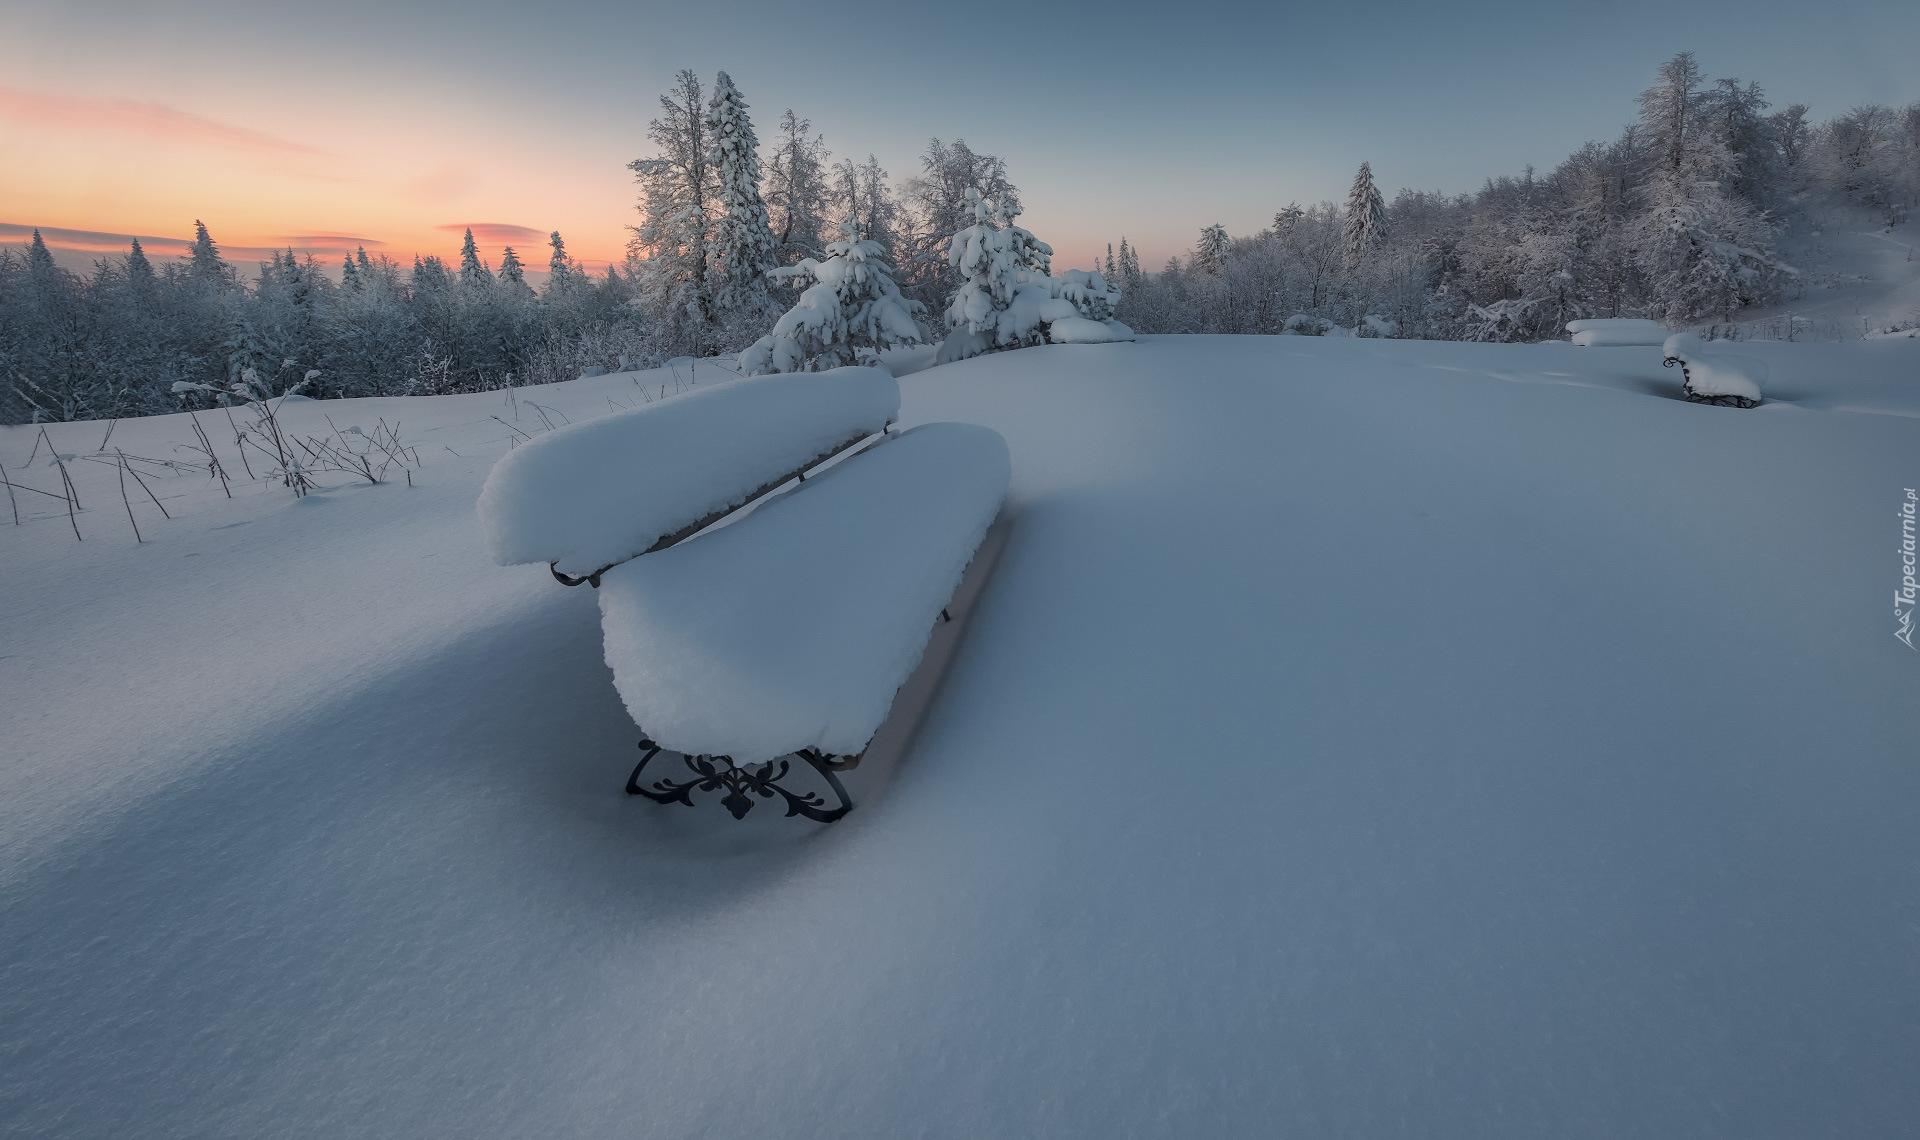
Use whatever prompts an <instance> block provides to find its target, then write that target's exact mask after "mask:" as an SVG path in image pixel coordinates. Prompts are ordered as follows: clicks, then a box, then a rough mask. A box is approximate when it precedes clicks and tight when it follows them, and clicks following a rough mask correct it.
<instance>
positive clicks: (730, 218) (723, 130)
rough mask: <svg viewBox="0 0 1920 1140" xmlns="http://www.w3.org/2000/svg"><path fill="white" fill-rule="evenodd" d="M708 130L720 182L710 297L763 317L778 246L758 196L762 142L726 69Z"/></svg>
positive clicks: (709, 109)
mask: <svg viewBox="0 0 1920 1140" xmlns="http://www.w3.org/2000/svg"><path fill="white" fill-rule="evenodd" d="M706 127H707V136H708V138H709V139H710V140H711V144H712V151H711V153H710V154H709V155H708V158H707V161H708V162H709V163H710V164H712V167H713V171H714V176H715V177H716V179H717V180H718V181H719V195H718V197H719V202H718V208H717V214H718V216H717V217H716V218H715V219H714V226H713V252H714V261H715V263H716V264H715V269H717V270H718V272H719V274H720V287H719V289H718V290H717V291H716V292H715V296H714V299H715V302H716V303H717V304H718V305H719V307H720V308H721V309H722V310H723V311H725V312H728V313H731V314H735V315H737V316H739V317H743V318H745V319H748V320H757V319H761V318H764V317H765V316H766V315H768V314H769V313H770V312H771V311H772V309H773V301H772V299H771V298H770V297H769V295H768V292H767V272H768V270H771V269H772V268H773V267H774V255H775V253H776V247H777V244H778V243H776V242H775V241H774V237H773V228H772V225H771V224H770V223H769V221H768V219H767V205H766V203H765V202H764V201H762V200H761V197H760V156H759V145H760V143H759V140H758V139H757V138H756V137H755V136H754V133H753V120H752V119H750V118H749V117H748V116H747V102H746V100H745V99H743V98H741V96H740V89H739V88H737V87H735V86H734V85H733V79H732V78H731V77H730V76H728V75H727V73H726V72H724V71H723V72H721V73H720V74H719V75H718V76H717V77H716V78H715V79H714V81H713V99H712V101H711V102H710V103H708V105H707V116H706Z"/></svg>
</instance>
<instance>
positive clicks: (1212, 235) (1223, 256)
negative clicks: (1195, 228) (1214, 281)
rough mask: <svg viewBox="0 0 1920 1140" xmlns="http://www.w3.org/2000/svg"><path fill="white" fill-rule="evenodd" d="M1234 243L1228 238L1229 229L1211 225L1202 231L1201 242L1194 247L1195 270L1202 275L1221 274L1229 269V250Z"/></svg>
mask: <svg viewBox="0 0 1920 1140" xmlns="http://www.w3.org/2000/svg"><path fill="white" fill-rule="evenodd" d="M1231 246H1232V242H1231V241H1230V240H1229V239H1228V237H1227V227H1225V226H1222V225H1218V224H1215V225H1211V226H1208V227H1207V228H1206V229H1204V230H1201V231H1200V240H1199V241H1198V242H1196V243H1195V244H1194V247H1193V265H1194V268H1196V269H1198V270H1200V271H1201V272H1202V273H1211V274H1214V275H1216V276H1217V275H1219V273H1220V272H1221V271H1222V270H1224V269H1226V267H1227V250H1228V249H1229V248H1231Z"/></svg>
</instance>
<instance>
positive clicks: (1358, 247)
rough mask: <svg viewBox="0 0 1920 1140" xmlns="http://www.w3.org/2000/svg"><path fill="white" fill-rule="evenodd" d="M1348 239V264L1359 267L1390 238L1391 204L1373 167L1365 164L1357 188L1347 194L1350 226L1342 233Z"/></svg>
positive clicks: (1347, 217)
mask: <svg viewBox="0 0 1920 1140" xmlns="http://www.w3.org/2000/svg"><path fill="white" fill-rule="evenodd" d="M1341 236H1342V237H1344V238H1345V239H1346V246H1347V261H1348V262H1349V263H1350V264H1358V263H1359V262H1360V260H1361V259H1362V258H1364V257H1365V256H1366V255H1367V253H1368V251H1369V250H1371V249H1373V248H1374V247H1375V246H1377V245H1379V244H1380V243H1381V242H1382V241H1383V240H1385V238H1386V236H1387V203H1386V201H1385V200H1384V199H1382V198H1381V197H1380V188H1379V187H1377V186H1375V185H1374V184H1373V165H1372V164H1371V163H1366V162H1363V163H1361V164H1360V170H1359V173H1357V174H1355V175H1354V176H1353V188H1352V189H1351V190H1349V191H1347V216H1346V224H1345V226H1344V228H1343V229H1342V231H1341Z"/></svg>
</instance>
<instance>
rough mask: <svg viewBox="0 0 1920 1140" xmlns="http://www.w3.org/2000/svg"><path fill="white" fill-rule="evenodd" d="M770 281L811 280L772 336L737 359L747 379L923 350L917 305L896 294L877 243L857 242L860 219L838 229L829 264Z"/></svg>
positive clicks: (791, 270) (809, 263)
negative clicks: (910, 348) (916, 347)
mask: <svg viewBox="0 0 1920 1140" xmlns="http://www.w3.org/2000/svg"><path fill="white" fill-rule="evenodd" d="M769 276H772V277H790V278H794V279H796V280H799V281H807V280H811V281H813V284H812V285H809V286H807V288H806V290H805V291H804V292H802V293H801V294H800V299H799V300H798V301H797V302H796V303H795V304H794V306H793V308H791V309H789V310H787V312H786V313H785V315H783V316H782V317H781V318H780V320H779V321H778V322H776V323H775V324H774V326H773V331H772V332H770V333H768V334H767V335H766V336H763V337H761V338H760V339H759V340H757V341H755V342H753V344H752V345H751V346H749V347H748V348H747V350H746V351H745V352H742V353H741V354H740V367H741V368H742V370H744V371H745V372H746V373H747V374H748V375H751V376H757V375H761V374H763V373H767V372H818V371H820V370H822V369H826V368H840V367H844V366H846V365H849V364H855V363H859V362H861V361H863V360H871V359H873V358H875V357H877V356H878V354H879V352H880V350H881V349H885V348H894V347H897V346H900V345H909V344H925V343H926V341H927V333H926V329H925V328H924V327H923V326H922V325H921V324H920V321H919V319H918V318H919V316H920V314H922V313H923V312H925V309H924V308H923V307H922V306H921V304H920V302H918V301H910V300H908V299H907V298H906V297H903V296H901V294H900V290H899V288H898V287H897V286H896V285H895V284H894V282H893V267H892V266H890V265H888V264H887V260H886V258H885V256H884V255H883V251H882V250H881V248H880V244H879V243H878V242H874V241H869V240H867V239H865V238H862V237H861V236H860V225H859V222H858V220H857V219H855V218H852V217H849V218H848V219H847V220H846V221H845V222H842V223H841V225H840V240H839V241H836V242H832V243H829V244H828V246H827V259H826V260H825V261H815V260H814V259H813V258H811V257H809V258H806V259H804V260H802V261H801V262H800V263H799V264H798V265H793V266H789V267H788V268H786V269H776V270H774V271H773V272H772V273H771V274H769Z"/></svg>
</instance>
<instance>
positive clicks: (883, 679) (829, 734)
mask: <svg viewBox="0 0 1920 1140" xmlns="http://www.w3.org/2000/svg"><path fill="white" fill-rule="evenodd" d="M1011 470H1012V469H1011V464H1010V461H1009V458H1008V454H1007V444H1006V441H1005V440H1003V439H1001V438H1000V436H999V434H998V433H997V432H995V431H993V430H992V429H991V428H985V427H980V426H978V425H976V424H955V423H938V424H924V425H922V426H920V427H916V428H913V429H912V430H910V431H905V432H901V433H898V434H896V435H895V436H894V437H893V438H892V439H890V440H888V441H886V442H884V443H880V444H876V445H875V446H873V447H872V448H870V449H869V450H867V451H864V452H861V453H860V454H859V455H856V456H854V457H853V458H851V459H849V460H847V461H845V462H844V463H841V464H840V465H839V466H837V467H834V468H831V469H829V470H827V471H825V472H823V473H822V474H820V475H818V476H810V477H809V478H808V479H807V481H806V483H805V485H803V486H801V487H798V488H796V489H794V490H791V491H789V492H787V493H786V494H783V495H780V496H778V497H776V498H773V499H770V500H767V501H766V502H764V503H762V504H761V505H760V506H758V507H756V508H755V509H754V512H753V513H752V514H750V515H748V516H747V517H745V518H743V519H739V520H738V521H736V522H733V523H730V524H728V525H727V526H724V527H721V528H720V529H718V530H715V531H712V532H710V533H707V534H703V535H701V536H700V537H698V538H695V539H692V540H690V541H687V542H683V543H681V544H680V545H678V546H675V547H673V548H671V549H669V550H662V551H660V552H659V553H657V554H649V555H647V556H646V557H645V558H636V559H634V560H633V561H632V562H628V563H626V564H624V565H621V566H616V567H614V568H613V569H612V570H609V571H608V572H607V574H606V577H605V578H603V579H602V580H601V583H600V612H601V615H602V618H603V623H604V625H605V628H606V635H607V664H608V665H610V666H612V668H613V681H614V687H615V688H617V689H618V690H619V691H620V696H621V698H622V699H623V700H625V701H626V705H627V711H628V712H630V713H632V714H633V719H634V721H635V723H637V724H638V725H639V726H640V727H641V728H642V729H643V730H645V732H646V734H647V735H648V736H649V737H651V738H652V739H653V740H655V741H656V742H658V743H659V744H661V745H663V746H665V747H666V748H669V749H672V750H673V751H676V752H686V753H691V754H706V755H712V756H731V757H732V758H733V759H734V762H735V763H739V764H746V763H759V762H762V761H766V760H771V759H773V758H774V757H777V756H784V755H786V754H787V753H790V752H794V751H797V750H798V749H801V748H817V749H820V750H822V751H824V752H830V753H835V754H839V755H849V754H852V753H856V752H860V751H862V750H864V749H865V748H866V746H867V742H868V741H870V740H872V739H873V734H874V733H875V732H876V731H878V729H879V728H880V725H881V724H882V723H883V722H884V721H885V720H886V718H887V711H888V709H889V708H890V707H891V706H892V704H893V698H894V694H895V693H896V692H897V691H898V690H899V688H900V686H901V685H902V684H903V683H905V682H906V680H907V678H908V676H910V675H911V674H912V673H913V670H914V667H915V666H916V665H917V664H919V661H920V657H921V655H922V654H923V653H924V652H925V651H926V647H927V639H928V637H929V636H930V635H931V634H932V632H933V626H934V623H935V621H937V620H938V619H939V616H940V610H941V608H942V607H944V606H945V605H946V604H947V603H948V601H949V600H951V599H952V597H953V592H954V590H955V588H956V587H957V586H958V585H959V584H960V576H961V574H962V572H963V571H964V570H965V569H966V567H967V563H968V562H969V561H970V560H971V559H972V558H973V553H974V550H975V549H976V548H977V547H979V545H980V540H981V539H982V538H983V537H984V536H985V535H986V532H987V527H988V526H989V525H990V524H991V523H992V522H993V518H994V516H995V515H996V514H998V513H999V510H1000V502H1001V499H1003V498H1004V497H1005V495H1006V491H1007V481H1008V478H1009V476H1010V474H1011Z"/></svg>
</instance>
